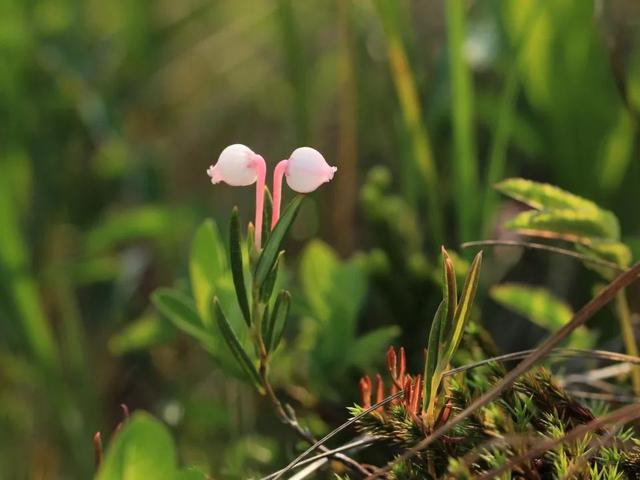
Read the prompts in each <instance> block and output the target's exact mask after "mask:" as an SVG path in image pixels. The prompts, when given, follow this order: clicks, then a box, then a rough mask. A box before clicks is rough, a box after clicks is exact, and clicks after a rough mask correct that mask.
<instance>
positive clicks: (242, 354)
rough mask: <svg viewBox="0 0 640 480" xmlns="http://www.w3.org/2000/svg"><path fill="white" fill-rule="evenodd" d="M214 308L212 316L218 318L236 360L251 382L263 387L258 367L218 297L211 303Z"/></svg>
mask: <svg viewBox="0 0 640 480" xmlns="http://www.w3.org/2000/svg"><path fill="white" fill-rule="evenodd" d="M211 308H212V312H211V313H212V316H213V317H214V318H215V319H216V321H217V323H218V327H219V328H220V333H222V337H223V338H224V340H225V342H226V343H227V346H228V347H229V350H231V353H233V356H234V357H235V359H236V361H237V362H238V364H239V365H240V367H242V370H243V371H244V372H245V373H246V374H247V376H248V378H249V380H250V381H251V383H253V384H254V385H255V386H256V387H257V388H258V389H260V388H261V385H262V384H261V382H260V375H259V374H258V371H257V370H256V367H255V365H254V363H253V361H252V360H251V358H250V357H249V354H248V353H247V352H246V351H245V350H244V348H242V344H241V343H240V340H238V336H237V335H236V333H235V332H234V331H233V328H232V327H231V325H230V324H229V321H228V320H227V317H226V316H225V314H224V312H223V311H222V307H221V306H220V301H219V300H218V298H217V297H215V298H214V299H213V302H212V304H211Z"/></svg>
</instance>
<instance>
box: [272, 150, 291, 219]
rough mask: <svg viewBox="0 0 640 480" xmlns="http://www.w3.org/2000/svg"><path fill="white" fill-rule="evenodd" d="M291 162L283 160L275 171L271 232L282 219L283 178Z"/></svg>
mask: <svg viewBox="0 0 640 480" xmlns="http://www.w3.org/2000/svg"><path fill="white" fill-rule="evenodd" d="M288 165H289V160H281V161H280V162H278V164H277V165H276V168H275V169H274V171H273V206H272V212H271V230H273V228H274V227H275V226H276V223H278V219H279V218H280V201H281V200H282V177H284V173H285V171H286V170H287V166H288Z"/></svg>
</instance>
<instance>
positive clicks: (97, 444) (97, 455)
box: [93, 432, 103, 469]
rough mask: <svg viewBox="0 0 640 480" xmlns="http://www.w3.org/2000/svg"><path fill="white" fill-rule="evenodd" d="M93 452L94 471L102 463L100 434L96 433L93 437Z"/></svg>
mask: <svg viewBox="0 0 640 480" xmlns="http://www.w3.org/2000/svg"><path fill="white" fill-rule="evenodd" d="M93 452H94V463H95V466H96V469H98V467H99V466H100V464H101V463H102V452H103V448H102V434H101V433H100V432H96V434H95V435H94V436H93Z"/></svg>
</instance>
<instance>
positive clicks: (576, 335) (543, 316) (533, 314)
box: [489, 283, 595, 348]
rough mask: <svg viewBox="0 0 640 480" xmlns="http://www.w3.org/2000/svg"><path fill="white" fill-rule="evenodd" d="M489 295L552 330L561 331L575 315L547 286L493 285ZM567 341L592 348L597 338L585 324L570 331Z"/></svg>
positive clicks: (573, 345)
mask: <svg viewBox="0 0 640 480" xmlns="http://www.w3.org/2000/svg"><path fill="white" fill-rule="evenodd" d="M489 294H490V295H491V298H492V299H493V300H494V301H496V302H498V303H499V304H500V305H502V306H503V307H505V308H508V309H510V310H513V311H514V312H516V313H518V314H520V315H522V316H524V317H526V318H528V319H529V320H531V321H532V322H533V323H535V324H536V325H538V326H540V327H542V328H544V329H546V330H548V331H549V332H555V331H557V330H559V329H560V328H562V327H563V326H564V325H566V324H567V323H568V322H569V320H571V317H573V310H572V309H571V307H570V306H569V305H568V304H567V303H566V302H564V301H562V300H560V299H558V298H556V297H555V296H554V295H553V294H552V293H551V292H549V290H547V289H545V288H540V287H531V286H527V285H518V284H507V283H504V284H502V285H496V286H494V287H492V288H491V290H490V291H489ZM567 343H568V346H570V347H575V348H590V347H592V346H593V345H594V343H595V339H594V336H593V334H592V333H591V332H589V331H588V330H587V328H586V327H584V326H582V327H579V328H578V329H576V331H575V332H573V333H572V334H571V336H570V337H569V339H568V340H567Z"/></svg>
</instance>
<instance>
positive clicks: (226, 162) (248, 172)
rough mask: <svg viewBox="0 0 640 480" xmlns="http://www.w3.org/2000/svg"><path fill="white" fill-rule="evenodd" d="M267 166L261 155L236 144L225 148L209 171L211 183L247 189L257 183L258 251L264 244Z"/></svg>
mask: <svg viewBox="0 0 640 480" xmlns="http://www.w3.org/2000/svg"><path fill="white" fill-rule="evenodd" d="M266 174H267V166H266V163H265V161H264V158H262V156H261V155H258V154H257V153H254V152H253V150H251V149H250V148H249V147H247V146H245V145H241V144H239V143H236V144H235V145H229V146H228V147H227V148H225V149H224V150H223V151H222V153H221V154H220V156H219V157H218V161H217V162H216V164H215V165H211V166H210V167H209V168H208V169H207V175H209V177H211V183H213V184H214V185H215V184H216V183H220V182H224V183H226V184H228V185H231V186H234V187H245V186H248V185H252V184H253V183H256V217H255V227H256V237H255V245H256V248H257V249H258V250H260V248H261V244H262V211H263V208H264V183H265V177H266Z"/></svg>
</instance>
